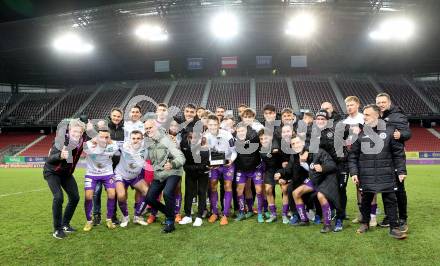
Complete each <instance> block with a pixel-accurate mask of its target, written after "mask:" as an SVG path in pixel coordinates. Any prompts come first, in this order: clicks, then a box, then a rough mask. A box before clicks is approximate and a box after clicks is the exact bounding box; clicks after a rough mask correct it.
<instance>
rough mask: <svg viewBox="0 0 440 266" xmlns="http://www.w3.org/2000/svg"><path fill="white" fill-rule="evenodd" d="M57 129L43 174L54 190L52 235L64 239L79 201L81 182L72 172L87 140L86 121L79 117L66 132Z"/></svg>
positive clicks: (72, 121) (71, 230)
mask: <svg viewBox="0 0 440 266" xmlns="http://www.w3.org/2000/svg"><path fill="white" fill-rule="evenodd" d="M59 130H60V131H59V132H57V133H60V134H57V137H56V139H55V143H54V144H53V145H52V148H51V149H50V151H49V157H48V158H47V160H46V163H45V164H44V169H43V176H44V179H46V181H47V184H48V185H49V188H50V191H51V192H52V194H53V202H52V216H53V227H54V233H53V234H52V235H53V237H55V238H57V239H63V238H64V237H66V234H65V232H67V233H71V232H73V231H75V230H74V229H73V228H72V227H71V226H70V220H71V219H72V216H73V213H74V212H75V209H76V206H77V205H78V202H79V193H78V185H77V184H76V181H75V178H74V177H73V175H72V174H73V172H74V171H75V167H76V164H77V163H78V160H79V158H80V156H81V153H82V151H83V143H84V142H85V141H86V135H85V134H84V131H85V125H84V123H83V122H81V121H80V120H79V119H74V120H71V121H70V122H69V125H68V129H67V130H66V133H64V132H63V133H61V130H63V129H59ZM62 189H64V190H65V191H66V193H67V196H68V198H69V202H68V203H67V205H66V209H65V210H64V216H63V198H64V196H63V190H62Z"/></svg>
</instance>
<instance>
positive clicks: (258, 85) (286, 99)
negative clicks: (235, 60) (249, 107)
mask: <svg viewBox="0 0 440 266" xmlns="http://www.w3.org/2000/svg"><path fill="white" fill-rule="evenodd" d="M255 90H256V97H257V110H256V111H257V119H258V120H261V119H262V118H263V114H262V110H263V107H264V105H266V104H268V103H270V104H274V105H275V106H276V107H277V108H278V110H277V111H278V112H280V111H281V110H282V109H284V108H292V104H291V101H290V95H289V90H288V88H287V83H286V80H285V79H284V78H279V79H257V80H256V81H255ZM294 111H299V110H294Z"/></svg>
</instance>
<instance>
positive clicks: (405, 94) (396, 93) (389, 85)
mask: <svg viewBox="0 0 440 266" xmlns="http://www.w3.org/2000/svg"><path fill="white" fill-rule="evenodd" d="M376 81H377V82H378V84H379V86H380V87H381V88H382V89H383V90H384V92H386V93H388V94H390V95H391V99H392V101H393V102H394V103H395V104H397V105H399V106H400V107H401V108H402V109H403V110H404V111H405V112H406V113H407V114H409V115H415V114H431V113H432V111H431V109H429V107H428V106H427V105H426V104H425V102H423V100H422V99H421V98H420V97H419V96H418V95H417V94H416V93H414V91H413V90H412V89H411V88H410V87H409V86H408V84H406V83H405V82H404V81H403V80H402V79H401V78H399V77H376Z"/></svg>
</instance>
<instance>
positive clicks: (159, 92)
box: [133, 81, 171, 114]
mask: <svg viewBox="0 0 440 266" xmlns="http://www.w3.org/2000/svg"><path fill="white" fill-rule="evenodd" d="M170 84H171V83H170V82H159V81H153V82H148V83H142V84H140V85H139V87H138V88H137V89H136V90H135V92H134V93H133V97H135V96H138V95H145V96H148V97H150V98H152V99H154V100H155V101H156V103H161V102H163V101H164V100H165V96H166V95H167V92H168V90H169V88H170ZM137 104H138V105H139V106H140V107H141V110H142V113H144V114H145V113H147V112H154V111H155V109H156V108H155V106H154V104H152V103H150V102H148V101H140V102H138V103H137Z"/></svg>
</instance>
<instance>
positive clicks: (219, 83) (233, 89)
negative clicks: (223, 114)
mask: <svg viewBox="0 0 440 266" xmlns="http://www.w3.org/2000/svg"><path fill="white" fill-rule="evenodd" d="M242 103H243V104H247V105H250V81H249V79H215V80H213V81H212V87H211V92H210V94H209V97H208V103H207V105H206V108H207V109H209V110H211V111H215V108H216V107H217V106H224V107H225V108H226V110H234V115H238V114H237V113H236V110H237V108H238V106H239V105H240V104H242Z"/></svg>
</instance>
